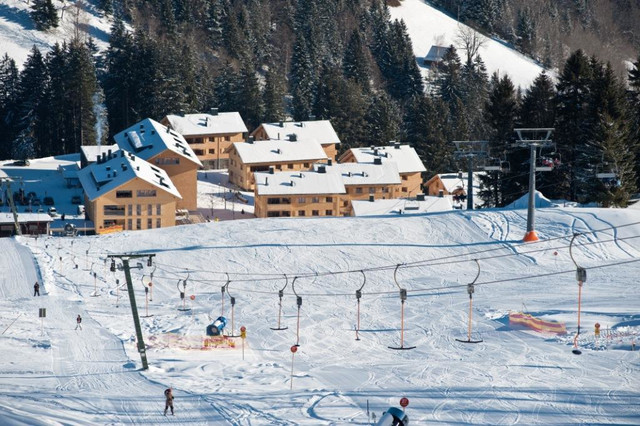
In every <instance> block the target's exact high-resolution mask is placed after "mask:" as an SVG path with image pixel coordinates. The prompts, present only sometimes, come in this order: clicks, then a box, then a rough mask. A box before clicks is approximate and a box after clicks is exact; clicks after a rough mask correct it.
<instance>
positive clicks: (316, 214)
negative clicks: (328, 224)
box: [311, 210, 320, 216]
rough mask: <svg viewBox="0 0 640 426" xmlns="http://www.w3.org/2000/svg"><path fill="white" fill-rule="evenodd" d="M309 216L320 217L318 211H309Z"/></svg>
mask: <svg viewBox="0 0 640 426" xmlns="http://www.w3.org/2000/svg"><path fill="white" fill-rule="evenodd" d="M311 216H320V211H318V210H311Z"/></svg>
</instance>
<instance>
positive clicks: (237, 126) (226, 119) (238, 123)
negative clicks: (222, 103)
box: [166, 112, 247, 136]
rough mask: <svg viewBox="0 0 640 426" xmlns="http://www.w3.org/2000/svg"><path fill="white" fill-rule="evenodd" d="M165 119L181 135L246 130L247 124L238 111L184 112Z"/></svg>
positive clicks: (242, 131)
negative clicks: (214, 112) (215, 112)
mask: <svg viewBox="0 0 640 426" xmlns="http://www.w3.org/2000/svg"><path fill="white" fill-rule="evenodd" d="M166 119H167V121H168V122H169V124H170V125H171V128H172V129H173V130H175V131H176V132H178V133H180V134H181V135H183V136H196V135H215V134H225V133H246V132H247V126H245V124H244V121H242V117H241V116H240V113H238V112H219V113H217V114H185V115H184V116H181V115H173V114H170V115H167V116H166Z"/></svg>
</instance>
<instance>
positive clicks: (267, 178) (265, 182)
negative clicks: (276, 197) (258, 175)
mask: <svg viewBox="0 0 640 426" xmlns="http://www.w3.org/2000/svg"><path fill="white" fill-rule="evenodd" d="M264 185H265V186H269V176H265V177H264Z"/></svg>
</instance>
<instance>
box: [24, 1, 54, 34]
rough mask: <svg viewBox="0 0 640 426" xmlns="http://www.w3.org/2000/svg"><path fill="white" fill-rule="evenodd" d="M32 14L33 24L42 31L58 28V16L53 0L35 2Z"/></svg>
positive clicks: (32, 6)
mask: <svg viewBox="0 0 640 426" xmlns="http://www.w3.org/2000/svg"><path fill="white" fill-rule="evenodd" d="M30 14H31V19H33V23H34V24H35V26H36V28H37V29H38V30H40V31H46V30H48V29H49V28H51V27H53V28H56V27H57V26H58V14H57V12H56V9H55V7H54V6H53V1H52V0H33V4H32V5H31V13H30Z"/></svg>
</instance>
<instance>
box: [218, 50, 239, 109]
mask: <svg viewBox="0 0 640 426" xmlns="http://www.w3.org/2000/svg"><path fill="white" fill-rule="evenodd" d="M238 81H239V79H238V75H237V74H236V72H235V70H234V69H233V67H232V66H231V64H230V63H228V62H227V63H226V64H225V66H224V67H223V68H222V69H221V70H220V73H219V74H218V76H217V77H216V79H215V83H214V87H215V89H214V91H215V97H216V101H217V105H218V108H220V110H221V111H238V110H239V105H238V101H239V99H238V98H239V96H238V94H237V93H238V85H239V83H238Z"/></svg>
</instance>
